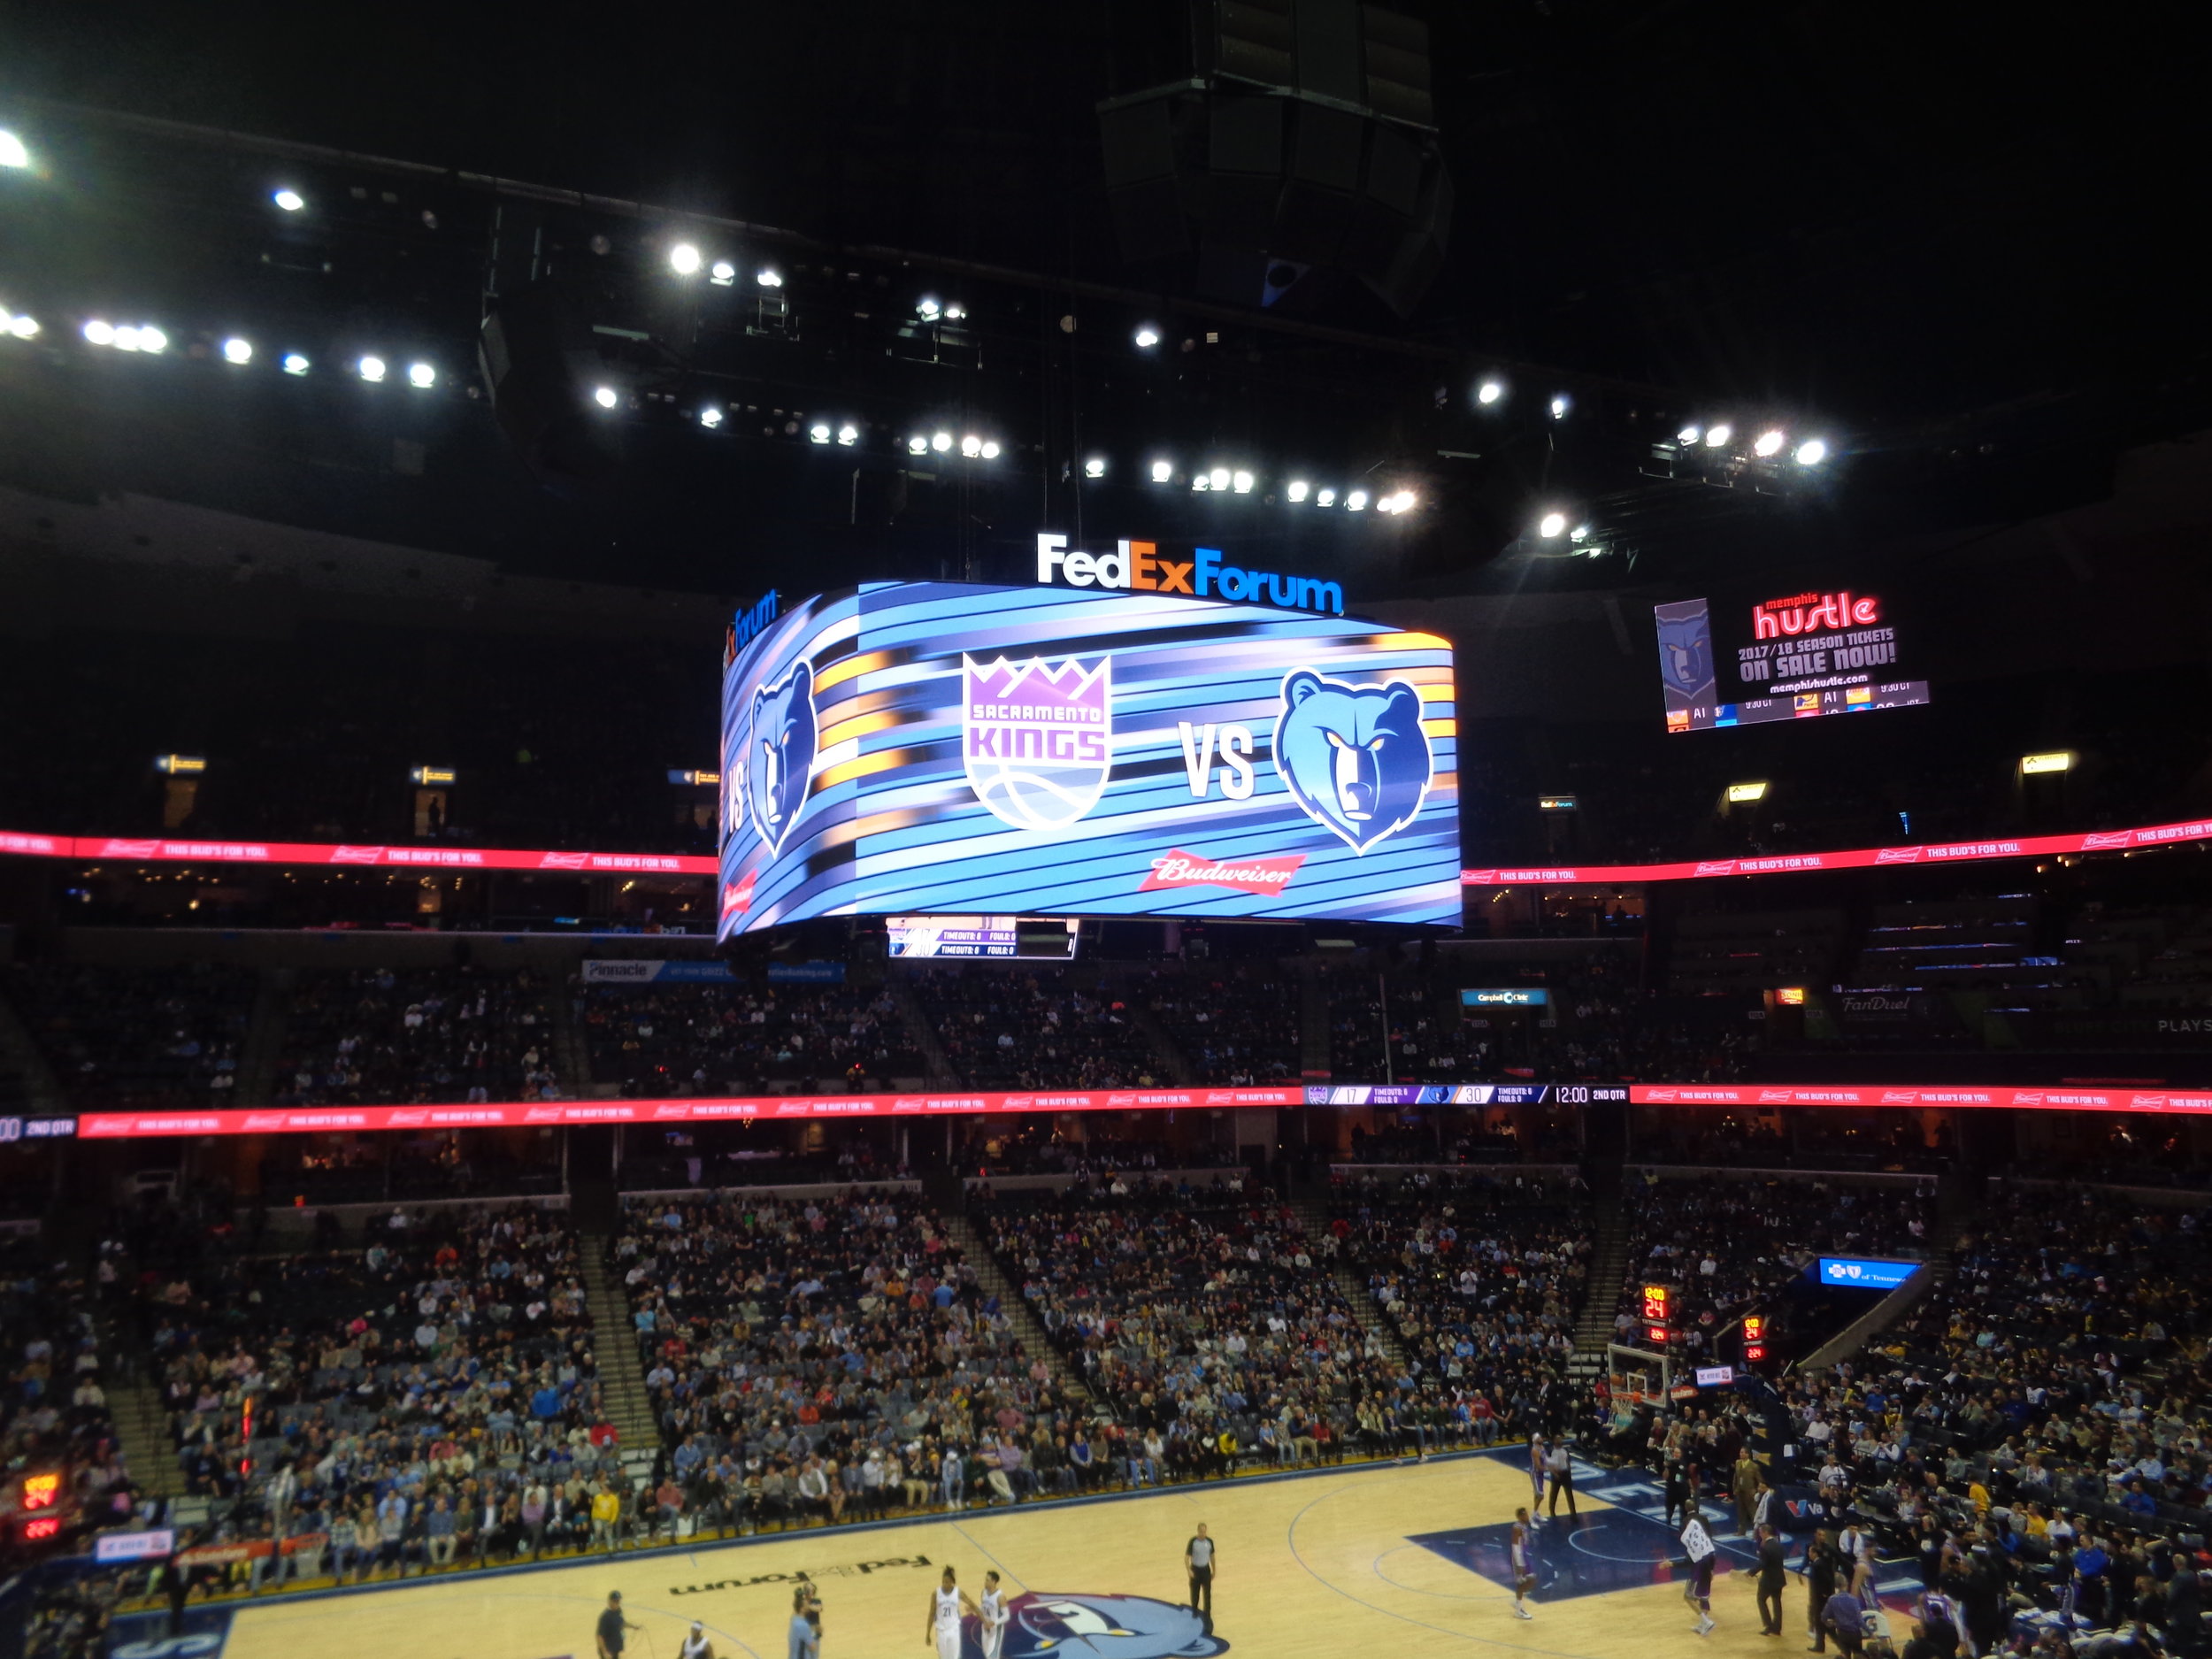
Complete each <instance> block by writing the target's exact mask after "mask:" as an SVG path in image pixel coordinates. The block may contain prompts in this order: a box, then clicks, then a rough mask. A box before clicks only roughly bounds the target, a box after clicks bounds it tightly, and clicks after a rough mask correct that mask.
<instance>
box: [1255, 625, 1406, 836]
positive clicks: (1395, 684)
mask: <svg viewBox="0 0 2212 1659" xmlns="http://www.w3.org/2000/svg"><path fill="white" fill-rule="evenodd" d="M1275 770H1276V771H1277V772H1279V773H1280V774H1281V776H1282V780H1283V781H1284V782H1285V783H1286V784H1287V785H1288V786H1289V787H1290V797H1291V799H1292V800H1294V801H1295V802H1297V803H1298V804H1299V805H1300V806H1301V807H1302V808H1304V809H1305V813H1306V816H1307V817H1308V818H1311V819H1312V820H1313V821H1314V822H1315V823H1317V824H1318V825H1320V826H1322V827H1323V828H1324V829H1330V830H1333V831H1335V832H1336V833H1337V834H1339V835H1340V836H1341V837H1343V839H1344V841H1345V844H1346V845H1347V846H1348V847H1350V848H1351V849H1352V850H1353V851H1354V852H1356V853H1363V852H1365V851H1366V850H1367V849H1369V848H1370V847H1372V846H1373V845H1374V844H1375V843H1376V842H1377V841H1382V840H1384V839H1385V838H1386V837H1387V836H1391V835H1394V834H1396V833H1398V832H1399V831H1400V830H1402V829H1403V828H1404V827H1405V826H1407V825H1409V824H1410V823H1411V822H1412V821H1413V815H1414V814H1415V813H1416V812H1418V811H1419V810H1421V800H1422V797H1423V796H1425V795H1427V794H1428V792H1429V780H1430V779H1431V778H1432V777H1433V776H1434V775H1435V764H1434V761H1433V760H1432V757H1431V756H1430V754H1429V738H1428V733H1425V732H1424V731H1423V730H1422V729H1421V694H1420V693H1419V692H1418V691H1417V690H1415V689H1414V688H1413V687H1411V686H1409V685H1408V684H1407V683H1406V682H1405V681H1404V680H1391V681H1389V682H1388V683H1386V684H1384V685H1380V686H1351V685H1347V684H1346V683H1345V682H1344V681H1342V680H1328V679H1325V678H1323V677H1322V676H1321V675H1319V674H1317V673H1316V672H1314V671H1313V670H1312V669H1310V668H1298V669H1293V670H1292V671H1291V672H1289V673H1288V674H1286V675H1285V676H1284V677H1283V704H1282V713H1281V714H1280V715H1279V717H1278V718H1277V719H1276V721H1275Z"/></svg>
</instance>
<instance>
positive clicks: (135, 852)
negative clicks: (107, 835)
mask: <svg viewBox="0 0 2212 1659" xmlns="http://www.w3.org/2000/svg"><path fill="white" fill-rule="evenodd" d="M160 850H161V843H160V842H159V841H102V842H101V843H100V855H99V856H101V857H103V858H151V857H152V856H154V855H155V854H156V853H158V852H159V851H160Z"/></svg>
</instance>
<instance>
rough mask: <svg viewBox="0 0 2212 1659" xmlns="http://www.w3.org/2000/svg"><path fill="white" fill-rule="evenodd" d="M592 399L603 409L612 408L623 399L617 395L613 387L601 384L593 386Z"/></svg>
mask: <svg viewBox="0 0 2212 1659" xmlns="http://www.w3.org/2000/svg"><path fill="white" fill-rule="evenodd" d="M591 401H592V402H593V403H596V404H598V405H599V407H600V408H602V409H612V408H613V407H614V406H615V404H616V403H618V402H620V401H621V400H620V399H618V397H616V396H615V395H614V388H613V387H611V386H601V387H595V388H593V390H592V394H591Z"/></svg>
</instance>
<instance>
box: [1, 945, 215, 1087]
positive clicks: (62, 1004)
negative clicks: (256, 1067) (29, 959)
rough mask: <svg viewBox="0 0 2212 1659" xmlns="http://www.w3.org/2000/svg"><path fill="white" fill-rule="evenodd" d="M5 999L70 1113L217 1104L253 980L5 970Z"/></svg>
mask: <svg viewBox="0 0 2212 1659" xmlns="http://www.w3.org/2000/svg"><path fill="white" fill-rule="evenodd" d="M4 972H5V979H4V980H0V984H4V986H5V988H6V992H7V995H8V998H9V1000H10V1001H11V1002H13V1003H14V1005H15V1009H16V1011H17V1013H18V1015H19V1016H20V1018H22V1020H23V1023H24V1025H25V1026H26V1027H27V1029H28V1030H29V1032H30V1033H31V1039H32V1041H34V1042H35V1043H36V1044H37V1045H38V1048H39V1049H40V1051H41V1052H42V1054H43V1055H44V1056H45V1058H46V1062H47V1064H49V1065H50V1066H51V1067H52V1068H53V1071H54V1074H55V1076H56V1078H57V1079H59V1081H60V1083H61V1086H62V1087H63V1088H64V1089H65V1091H66V1092H67V1094H68V1096H69V1099H70V1102H71V1103H72V1104H73V1105H74V1106H76V1107H77V1108H78V1109H80V1110H111V1109H117V1108H130V1107H135V1108H139V1109H142V1110H145V1109H153V1110H159V1109H163V1108H179V1107H202V1108H204V1107H208V1106H223V1105H227V1104H229V1103H230V1102H231V1101H232V1100H233V1099H234V1098H235V1094H234V1090H235V1089H236V1088H237V1087H238V1062H239V1057H240V1054H241V1052H242V1049H243V1048H244V1046H245V1040H246V1027H247V1025H248V1024H249V1023H250V1019H251V1018H252V1014H253V1004H254V995H255V993H256V991H257V988H258V984H259V982H258V980H257V978H256V976H255V974H254V972H253V971H252V970H251V969H248V968H236V967H231V966H228V965H227V964H219V963H206V962H202V963H191V964H182V965H180V966H175V967H165V968H111V967H91V966H83V965H70V964H58V963H46V964H18V965H16V966H13V967H11V968H8V969H6V970H5V971H4Z"/></svg>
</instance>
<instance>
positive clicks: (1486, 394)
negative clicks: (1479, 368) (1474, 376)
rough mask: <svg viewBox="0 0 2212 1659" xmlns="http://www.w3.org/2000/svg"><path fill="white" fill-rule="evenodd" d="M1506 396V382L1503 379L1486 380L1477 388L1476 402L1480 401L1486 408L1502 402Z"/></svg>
mask: <svg viewBox="0 0 2212 1659" xmlns="http://www.w3.org/2000/svg"><path fill="white" fill-rule="evenodd" d="M1504 397H1505V382H1504V381H1503V380H1485V381H1484V382H1483V383H1482V384H1481V385H1480V386H1478V387H1477V388H1475V402H1477V403H1480V404H1481V405H1482V406H1483V407H1484V408H1485V409H1488V408H1489V407H1490V406H1491V405H1492V404H1494V403H1499V402H1502V400H1503V399H1504Z"/></svg>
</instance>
